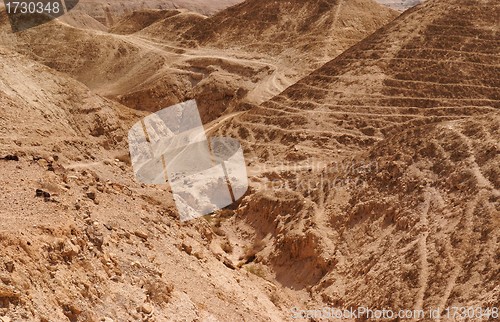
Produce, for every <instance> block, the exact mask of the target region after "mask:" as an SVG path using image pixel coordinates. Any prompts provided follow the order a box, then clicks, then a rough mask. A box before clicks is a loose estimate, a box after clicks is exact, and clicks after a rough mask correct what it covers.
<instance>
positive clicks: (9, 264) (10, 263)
mask: <svg viewBox="0 0 500 322" xmlns="http://www.w3.org/2000/svg"><path fill="white" fill-rule="evenodd" d="M5 269H6V270H7V272H9V273H12V272H13V271H14V262H13V261H8V262H7V263H5Z"/></svg>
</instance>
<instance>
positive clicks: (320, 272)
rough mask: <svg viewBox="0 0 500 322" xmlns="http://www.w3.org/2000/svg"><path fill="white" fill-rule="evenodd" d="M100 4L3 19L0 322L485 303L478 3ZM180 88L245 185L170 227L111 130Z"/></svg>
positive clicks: (492, 213)
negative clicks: (233, 150)
mask: <svg viewBox="0 0 500 322" xmlns="http://www.w3.org/2000/svg"><path fill="white" fill-rule="evenodd" d="M168 3H171V1H169V2H168ZM186 3H187V2H186ZM207 3H208V2H207ZM191 4H192V5H197V6H202V5H204V3H201V2H197V3H194V2H192V3H191ZM228 4H229V3H223V2H219V3H218V4H217V6H221V7H222V6H226V5H228ZM169 6H170V4H169ZM186 6H187V5H186ZM103 7H106V8H109V12H111V13H112V14H113V15H112V21H113V23H112V24H110V23H109V22H110V21H111V20H109V19H107V18H106V19H102V17H101V18H99V16H98V15H96V14H95V13H93V12H91V11H88V12H86V13H81V14H80V13H78V12H76V11H75V12H74V13H73V14H71V15H69V16H67V17H65V18H64V19H62V20H59V21H54V22H52V23H49V24H45V25H42V26H39V27H37V28H33V29H31V30H28V31H25V32H22V33H19V34H15V35H13V34H12V33H11V32H10V29H9V25H8V23H7V20H6V16H5V14H4V13H0V34H1V38H0V168H1V169H2V171H0V218H1V220H0V245H1V246H0V321H2V322H6V321H43V322H48V321H107V322H110V321H291V320H293V319H292V312H291V309H292V308H293V307H297V308H300V309H321V308H322V307H325V306H330V307H331V306H335V307H339V308H356V307H358V306H366V307H368V308H371V309H384V308H386V309H392V310H394V311H397V310H399V309H410V310H421V309H425V310H428V309H441V310H444V309H445V308H446V307H452V306H458V307H462V306H465V307H467V306H475V307H482V308H493V307H499V306H500V289H499V287H498V285H499V271H500V267H499V263H500V260H499V254H500V248H499V243H498V238H499V236H498V235H499V230H498V227H499V224H500V216H499V215H500V211H499V210H500V204H499V196H500V191H499V189H500V181H499V170H498V169H499V168H500V167H499V164H500V159H499V156H500V153H499V142H500V133H499V124H500V113H499V111H498V108H499V107H500V97H499V85H500V82H499V78H498V75H499V74H500V73H499V69H500V53H499V51H498V43H499V41H500V39H499V36H498V22H497V20H498V19H497V17H498V16H499V15H500V12H499V10H500V8H499V7H498V5H497V4H496V1H494V0H469V1H466V2H464V1H462V0H428V1H426V2H425V4H423V5H420V6H417V7H415V8H414V9H411V10H408V11H406V12H405V13H404V14H402V15H401V16H399V17H397V18H396V16H397V14H396V13H395V12H394V11H392V10H389V9H387V8H384V7H382V6H380V5H377V4H376V3H375V2H373V1H370V0H366V1H362V0H356V1H341V0H339V1H326V2H325V1H308V2H305V1H299V0H296V1H287V2H279V1H272V2H269V1H261V0H249V1H247V2H245V3H242V4H240V5H237V6H234V7H231V8H229V9H227V10H224V11H221V12H219V13H217V14H214V15H211V14H212V13H214V12H215V11H217V10H218V9H215V7H213V8H212V9H211V10H213V11H207V12H205V11H203V10H200V11H198V13H193V12H191V11H188V10H185V9H181V8H173V9H172V8H170V7H164V8H162V9H158V8H156V7H155V8H152V9H151V8H142V7H140V8H135V7H134V8H132V7H131V8H130V9H128V8H127V9H126V10H125V9H117V8H124V7H122V6H120V5H119V4H118V2H117V3H116V4H115V3H114V2H109V3H108V4H106V5H104V4H103ZM93 8H94V7H93ZM200 8H201V7H200ZM133 9H141V10H138V11H136V12H132V10H133ZM128 10H130V13H128V12H126V11H128ZM207 10H208V9H207ZM200 12H201V13H200ZM124 13H125V14H124ZM116 17H119V18H116ZM235 17H239V19H235ZM252 17H253V18H254V19H252ZM394 18H395V20H393V19H394ZM391 20H393V21H392V22H391ZM250 27H251V28H250ZM203 30H205V32H203ZM372 32H374V33H373V34H372ZM311 39H314V40H315V42H312V41H311ZM192 97H195V98H197V99H199V100H200V102H202V103H201V104H200V107H201V113H202V117H203V119H204V121H205V123H206V125H205V129H206V131H207V133H208V134H209V136H214V135H224V136H229V137H233V138H237V139H238V140H239V141H240V142H241V143H242V145H243V147H244V149H245V158H246V161H247V170H248V173H249V176H250V190H249V191H248V193H247V194H246V195H245V197H244V198H242V200H240V201H239V202H238V203H237V204H235V205H233V206H231V207H228V208H226V209H224V210H222V211H219V212H217V213H215V214H213V215H211V216H207V217H204V218H200V219H199V220H194V221H189V222H187V223H180V222H179V220H178V218H177V212H176V209H175V207H174V203H173V200H172V197H171V194H170V191H169V189H170V188H169V186H168V185H165V186H150V185H144V184H139V183H137V182H136V180H135V179H134V177H133V171H132V169H131V165H130V157H129V154H128V148H127V139H126V138H127V131H128V129H129V128H130V127H131V126H132V124H134V123H135V122H137V121H138V120H139V119H141V118H142V117H144V116H145V115H147V114H149V113H150V112H152V111H156V110H159V109H161V108H164V107H166V106H168V105H170V104H173V103H176V102H179V101H182V100H185V99H187V98H192ZM360 319H364V318H363V317H360ZM299 320H307V319H299ZM309 320H310V319H309ZM315 320H321V319H315ZM345 320H346V321H349V319H345ZM350 320H354V319H350ZM414 320H429V321H430V319H428V318H421V319H414ZM441 320H442V321H447V320H450V321H451V319H445V318H442V319H441ZM490 320H492V319H490Z"/></svg>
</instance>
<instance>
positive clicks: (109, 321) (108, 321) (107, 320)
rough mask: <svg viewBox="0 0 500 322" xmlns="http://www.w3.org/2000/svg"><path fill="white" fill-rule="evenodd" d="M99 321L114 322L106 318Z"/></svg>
mask: <svg viewBox="0 0 500 322" xmlns="http://www.w3.org/2000/svg"><path fill="white" fill-rule="evenodd" d="M101 321H103V322H114V320H113V319H112V318H108V317H106V318H104V319H102V320H101Z"/></svg>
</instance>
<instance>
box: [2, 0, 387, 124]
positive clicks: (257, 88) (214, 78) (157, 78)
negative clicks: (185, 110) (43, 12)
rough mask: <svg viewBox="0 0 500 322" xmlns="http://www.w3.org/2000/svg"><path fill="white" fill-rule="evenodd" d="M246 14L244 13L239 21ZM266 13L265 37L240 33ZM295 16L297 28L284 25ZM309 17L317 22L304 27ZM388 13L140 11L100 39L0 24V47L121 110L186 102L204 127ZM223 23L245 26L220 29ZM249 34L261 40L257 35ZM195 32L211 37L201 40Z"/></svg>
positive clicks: (298, 73)
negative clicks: (195, 105) (269, 15)
mask: <svg viewBox="0 0 500 322" xmlns="http://www.w3.org/2000/svg"><path fill="white" fill-rule="evenodd" d="M248 7H250V8H251V9H252V10H253V12H254V14H251V15H247V16H245V12H246V11H247V10H248ZM267 11H269V12H273V14H275V15H276V16H277V17H279V21H274V22H273V21H269V22H266V24H265V26H264V28H265V30H267V31H264V30H260V31H252V29H249V28H248V25H249V24H251V23H252V19H253V23H254V24H255V25H262V21H263V20H262V19H263V17H262V15H261V14H260V13H261V12H267ZM299 13H300V21H297V22H298V23H300V25H297V26H295V25H290V24H288V23H287V21H291V20H293V19H295V18H296V17H297V15H298V14H299ZM77 14H78V12H76V13H74V15H77ZM317 14H320V15H321V19H319V21H320V22H319V23H316V22H314V21H315V20H316V18H315V17H316V15H317ZM396 15H397V13H396V12H395V11H392V10H390V9H387V8H385V7H383V6H381V5H378V4H376V3H374V2H372V0H356V1H354V2H352V1H351V2H346V3H343V2H339V3H338V4H337V3H336V2H331V4H330V5H328V6H326V7H324V6H323V7H321V6H320V3H319V2H316V1H313V2H311V3H309V2H304V1H291V2H288V5H282V3H281V2H271V3H269V2H267V1H260V0H248V1H246V2H244V3H243V4H241V5H238V6H235V7H231V8H230V9H227V10H225V11H222V12H221V13H219V14H218V15H216V16H214V17H209V18H205V17H204V16H200V15H199V14H193V13H191V12H187V11H186V10H181V9H178V10H177V9H176V10H142V11H138V12H134V13H131V14H130V15H126V16H125V17H123V18H122V19H121V20H119V21H118V22H117V23H116V24H115V25H114V26H112V27H111V28H110V32H105V31H102V28H101V29H99V28H97V29H98V30H92V29H91V28H87V27H85V25H84V24H83V23H79V24H76V25H70V24H69V23H71V21H69V22H68V21H67V20H68V19H69V17H65V19H66V20H61V21H53V22H51V23H47V24H44V25H41V26H39V27H36V28H32V29H30V30H27V31H25V32H22V33H18V34H15V35H13V34H12V33H9V27H8V24H7V19H6V18H5V17H4V19H3V35H4V37H2V40H0V43H3V44H4V46H6V47H9V48H13V49H14V50H16V51H18V52H21V53H23V54H25V55H27V56H29V57H31V58H32V59H34V60H37V61H39V62H41V63H43V64H45V65H47V66H49V67H51V68H54V69H56V70H58V71H61V72H64V73H66V74H68V75H70V76H71V77H73V78H75V79H77V80H78V81H80V82H82V83H84V84H85V85H87V86H89V87H90V88H91V89H92V90H93V91H95V92H96V93H98V94H100V95H103V96H105V97H108V98H110V99H113V100H115V101H118V102H119V103H121V104H124V105H126V106H128V107H131V108H134V109H137V110H145V111H156V110H159V109H161V108H163V107H165V106H169V105H171V104H175V103H178V102H182V101H184V100H187V99H190V98H196V99H197V100H198V101H199V103H200V108H201V110H202V111H201V113H202V118H203V120H204V121H213V120H214V119H216V118H217V117H219V116H221V115H222V114H223V113H231V112H234V111H238V110H241V109H242V108H241V107H240V105H244V106H245V105H248V104H260V103H262V102H263V101H265V100H267V99H270V98H271V97H273V96H274V95H277V94H279V93H280V92H281V91H283V90H284V89H285V88H286V87H288V86H289V85H291V84H293V83H294V82H295V81H297V80H299V79H300V78H301V77H303V76H305V75H307V74H308V73H309V72H310V71H311V70H312V69H313V68H315V67H318V66H320V65H321V64H323V63H324V62H327V61H328V60H330V59H332V58H333V57H336V56H337V55H338V54H339V53H341V52H342V51H343V50H345V49H347V48H349V47H350V46H352V45H353V44H355V43H356V42H358V41H359V40H361V39H363V38H364V37H366V36H368V35H369V34H370V33H372V32H373V31H375V30H376V29H377V28H379V27H381V26H383V25H384V24H386V23H387V22H389V21H390V20H391V19H393V18H394V17H395V16H396ZM231 16H234V17H239V16H241V17H246V18H245V19H246V20H245V21H243V20H237V19H236V20H234V21H233V20H231V22H230V23H226V22H223V20H224V19H226V18H225V17H231ZM84 17H87V20H86V21H88V20H89V19H90V17H88V15H84ZM351 17H355V18H352V19H351ZM73 21H76V19H73ZM1 22H2V21H0V23H1ZM82 25H83V26H82ZM87 25H91V23H90V22H88V23H87ZM218 28H223V29H224V28H225V30H226V31H224V32H222V31H221V30H222V29H218ZM205 30H214V32H215V31H217V32H220V36H218V37H216V39H217V41H216V43H214V42H213V40H215V38H213V37H214V35H215V34H214V32H212V33H210V34H209V33H208V31H207V32H205ZM238 30H244V31H245V32H244V33H243V32H242V33H241V37H240V38H241V39H246V41H248V43H249V44H250V43H254V45H253V46H251V47H241V46H240V45H238V44H240V42H238V43H235V39H234V35H235V34H236V33H238ZM257 32H260V33H262V34H263V35H264V37H267V38H268V39H265V38H263V37H260V38H259V37H257ZM273 33H274V35H275V36H273ZM204 34H209V35H211V36H209V38H210V37H211V38H210V39H208V38H207V39H206V41H205V40H204V39H205V38H204V37H205V36H203V35H204ZM284 34H286V36H284ZM162 35H165V36H162ZM277 35H281V36H277ZM199 37H202V38H201V39H199ZM287 37H288V38H287ZM278 38H280V39H281V40H280V41H279V42H278V41H277V39H278ZM291 39H295V40H293V41H291ZM311 39H315V43H313V44H312V45H311V42H310V40H311ZM268 42H272V43H275V44H276V45H277V47H275V49H276V50H277V51H274V50H273V51H270V50H269V48H268V45H267V43H268ZM258 44H262V46H260V47H259V45H258ZM236 45H238V46H236ZM220 46H222V47H227V48H225V49H224V50H221V48H219V47H220ZM239 47H241V48H239ZM286 48H288V49H286ZM243 108H244V107H243Z"/></svg>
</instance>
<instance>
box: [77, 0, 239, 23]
mask: <svg viewBox="0 0 500 322" xmlns="http://www.w3.org/2000/svg"><path fill="white" fill-rule="evenodd" d="M239 2H241V0H218V1H212V0H174V1H172V0H168V1H167V0H148V1H122V0H108V1H99V0H80V2H79V4H78V6H77V7H76V9H75V10H76V11H80V12H83V13H86V14H88V15H90V16H91V17H93V18H94V19H96V20H98V21H99V22H100V23H102V24H104V25H105V26H108V27H111V26H113V25H114V24H115V23H116V22H117V21H119V20H120V19H121V18H122V17H123V16H125V15H128V14H131V13H132V12H134V11H138V10H145V9H146V10H147V9H187V10H189V11H194V12H197V13H200V14H203V15H212V14H214V13H217V12H219V11H221V10H223V9H225V8H227V7H230V6H232V5H234V4H236V3H239Z"/></svg>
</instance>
